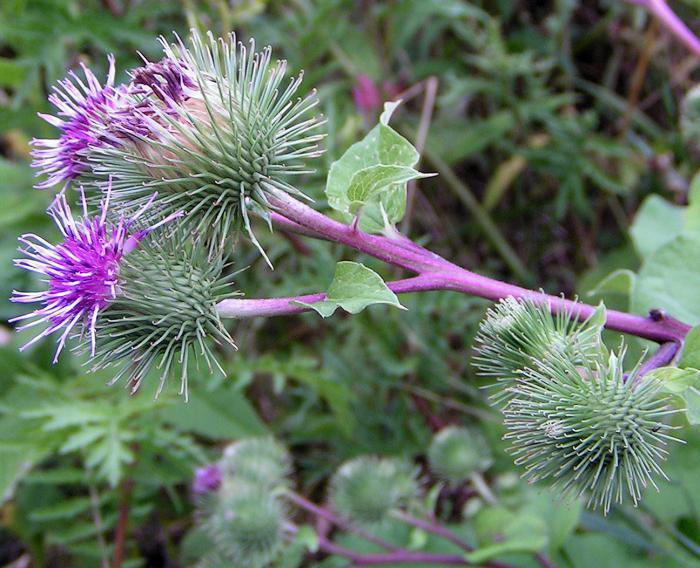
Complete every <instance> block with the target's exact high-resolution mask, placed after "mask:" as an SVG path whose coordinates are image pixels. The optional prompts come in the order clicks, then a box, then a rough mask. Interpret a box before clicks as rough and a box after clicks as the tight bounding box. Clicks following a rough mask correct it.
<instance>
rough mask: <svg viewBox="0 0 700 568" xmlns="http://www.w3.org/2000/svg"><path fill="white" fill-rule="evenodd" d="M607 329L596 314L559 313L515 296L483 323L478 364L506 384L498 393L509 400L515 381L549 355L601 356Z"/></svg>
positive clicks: (496, 395) (499, 399) (494, 309)
mask: <svg viewBox="0 0 700 568" xmlns="http://www.w3.org/2000/svg"><path fill="white" fill-rule="evenodd" d="M601 309H602V308H601ZM601 329H602V326H601V325H599V323H598V322H597V321H596V318H593V317H591V318H589V320H587V321H586V322H583V323H579V322H578V321H577V320H576V319H574V318H573V317H572V315H571V314H570V313H568V312H561V313H558V314H557V315H554V316H553V315H552V314H551V311H550V306H549V304H548V303H535V302H533V301H532V300H523V299H516V298H513V297H512V296H509V297H507V298H504V299H503V300H501V301H500V302H499V303H498V304H496V305H495V306H494V307H492V308H491V309H489V310H488V312H487V313H486V317H485V318H484V320H483V321H482V322H481V325H480V327H479V332H478V333H477V336H476V340H475V342H476V345H477V347H476V351H477V356H476V357H475V365H476V367H477V369H478V370H479V372H480V374H482V375H484V376H487V377H493V378H495V379H496V380H497V381H499V382H500V383H501V386H504V387H505V388H503V389H501V390H499V391H497V392H496V393H494V395H493V399H494V400H495V401H496V402H503V401H504V400H506V399H507V398H508V396H509V389H508V387H509V386H510V385H511V384H512V383H513V381H514V380H515V379H517V377H519V376H520V375H521V373H522V372H523V371H524V370H525V369H527V368H529V367H531V366H533V365H534V364H535V362H536V361H538V360H541V359H543V358H544V357H546V356H548V355H549V354H553V353H554V354H561V355H562V356H567V357H569V358H570V359H572V360H574V361H578V362H581V363H583V362H585V361H586V360H587V359H589V358H595V357H597V356H598V355H599V353H600V351H601V342H600V331H601ZM494 386H495V385H494Z"/></svg>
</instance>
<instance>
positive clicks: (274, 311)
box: [218, 192, 690, 344]
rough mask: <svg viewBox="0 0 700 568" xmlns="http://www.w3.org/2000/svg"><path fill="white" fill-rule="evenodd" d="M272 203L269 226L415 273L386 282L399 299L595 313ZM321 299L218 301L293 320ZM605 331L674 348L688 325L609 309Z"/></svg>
mask: <svg viewBox="0 0 700 568" xmlns="http://www.w3.org/2000/svg"><path fill="white" fill-rule="evenodd" d="M270 202H271V204H272V205H273V207H275V208H276V209H277V213H276V214H275V215H274V216H273V221H274V222H275V223H278V224H280V225H282V227H283V228H286V229H290V230H295V229H296V228H299V230H298V232H300V233H302V234H306V235H307V236H311V237H316V238H322V239H326V240H330V241H334V242H337V243H341V244H344V245H346V246H348V247H350V248H353V249H355V250H357V251H359V252H362V253H365V254H368V255H370V256H373V257H375V258H377V259H379V260H382V261H384V262H386V263H388V264H391V265H394V266H398V267H401V268H404V269H407V270H410V271H412V272H414V273H416V274H418V276H415V277H413V278H407V279H403V280H396V281H394V282H390V283H388V286H389V288H390V289H391V290H393V291H394V292H395V293H397V294H403V293H408V292H425V291H429V290H453V291H456V292H462V293H465V294H470V295H473V296H479V297H481V298H486V299H488V300H493V301H497V300H500V299H502V298H506V297H508V296H513V297H515V298H528V299H531V300H533V301H535V302H540V303H546V304H548V305H549V306H550V309H551V310H552V312H553V313H564V312H568V313H570V314H571V315H572V316H573V317H576V318H577V319H580V320H585V319H587V318H588V317H590V316H591V315H592V314H593V312H594V311H595V309H596V308H595V306H591V305H588V304H584V303H581V302H578V301H573V300H567V299H565V298H563V297H560V296H552V295H549V294H545V293H543V292H536V291H534V290H528V289H527V288H522V287H520V286H516V285H514V284H509V283H507V282H502V281H500V280H496V279H494V278H489V277H487V276H483V275H481V274H477V273H476V272H472V271H470V270H467V269H465V268H462V267H460V266H457V265H455V264H453V263H451V262H449V261H447V260H445V259H444V258H442V257H440V256H439V255H437V254H435V253H433V252H431V251H429V250H427V249H425V248H423V247H421V246H420V245H417V244H415V243H413V242H412V241H410V240H408V239H407V238H406V237H404V236H403V235H400V234H398V233H396V234H395V235H392V237H391V238H389V237H386V236H380V235H370V234H367V233H364V232H362V231H359V230H353V229H352V227H350V226H348V225H344V224H343V223H340V222H338V221H335V220H333V219H331V218H330V217H327V216H326V215H323V214H322V213H319V212H318V211H316V210H314V209H312V208H311V207H309V206H308V205H306V204H304V203H301V202H300V201H298V200H297V199H295V198H293V197H291V196H289V195H287V194H284V193H283V192H276V193H275V194H274V195H273V197H272V198H271V199H270ZM281 211H283V212H284V215H282V214H281V213H280V212H281ZM324 298H325V295H324V294H322V293H319V294H310V295H304V296H292V297H286V298H267V299H259V300H240V299H230V300H224V301H222V302H221V303H220V304H219V306H218V308H219V312H220V314H221V315H222V316H223V317H232V318H248V317H255V316H275V315H291V314H298V313H302V312H304V311H307V310H308V308H305V307H303V306H299V305H297V304H295V303H294V302H305V303H313V302H317V301H320V300H323V299H324ZM605 326H606V327H607V328H608V329H612V330H615V331H620V332H622V333H628V334H631V335H635V336H637V337H641V338H644V339H650V340H652V341H656V342H658V343H667V342H673V343H676V344H680V343H682V341H683V339H684V338H685V336H686V334H687V333H688V331H689V330H690V326H688V325H686V324H684V323H682V322H680V321H678V320H675V319H673V318H672V317H670V316H668V315H667V314H665V313H664V312H662V311H660V310H653V311H652V312H651V313H650V314H649V315H648V316H639V315H633V314H628V313H626V312H620V311H617V310H608V312H607V321H606V323H605Z"/></svg>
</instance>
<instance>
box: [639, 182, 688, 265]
mask: <svg viewBox="0 0 700 568" xmlns="http://www.w3.org/2000/svg"><path fill="white" fill-rule="evenodd" d="M684 222H685V207H680V206H678V205H674V204H672V203H669V202H668V201H666V200H665V199H663V198H662V197H659V196H658V195H656V194H652V195H650V196H649V197H647V198H646V199H645V200H644V203H642V206H641V207H640V208H639V211H638V212H637V216H636V217H635V219H634V223H633V224H632V227H631V228H630V236H631V237H632V241H633V242H634V246H635V248H636V249H637V252H638V253H639V254H640V256H641V257H642V258H647V257H648V256H650V255H651V254H652V253H653V252H654V251H656V250H657V249H659V248H660V247H662V246H663V245H664V244H666V243H667V242H669V241H671V240H673V239H674V238H675V237H677V236H678V235H680V234H681V232H682V231H683V225H684Z"/></svg>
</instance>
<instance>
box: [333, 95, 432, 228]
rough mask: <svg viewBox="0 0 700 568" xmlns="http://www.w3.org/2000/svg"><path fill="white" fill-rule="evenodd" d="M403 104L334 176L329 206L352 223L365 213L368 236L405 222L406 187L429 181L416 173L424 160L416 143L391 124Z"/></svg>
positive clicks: (342, 160)
mask: <svg viewBox="0 0 700 568" xmlns="http://www.w3.org/2000/svg"><path fill="white" fill-rule="evenodd" d="M397 105H398V103H396V102H394V103H387V104H386V105H385V110H384V112H383V113H382V116H381V119H380V123H379V124H378V125H377V126H375V127H374V128H373V129H372V130H371V131H370V132H369V133H368V134H367V136H365V137H364V139H363V140H361V141H360V142H357V143H355V144H353V145H352V146H350V148H348V150H347V151H346V152H345V154H343V155H342V156H341V158H340V159H339V160H337V161H335V162H334V163H333V164H332V165H331V168H330V171H329V172H328V180H327V183H326V196H327V198H328V204H329V205H330V206H331V207H332V208H333V209H335V210H336V211H339V212H340V213H342V214H344V215H345V218H346V221H349V220H350V219H351V215H354V214H357V212H358V211H359V210H360V209H362V218H361V219H360V229H361V230H363V231H369V232H374V233H377V232H381V231H382V230H383V229H384V228H385V226H386V224H387V223H389V224H395V223H397V222H399V221H400V220H401V219H402V218H403V215H404V213H405V210H406V183H407V182H408V181H409V180H411V179H416V178H419V177H426V176H427V174H422V173H420V172H418V171H416V170H415V169H414V166H415V165H416V164H417V163H418V160H419V157H420V156H419V154H418V152H417V151H416V149H415V148H414V147H413V144H411V143H410V142H409V141H408V140H406V139H405V138H404V137H403V136H401V135H400V134H399V133H397V132H396V131H395V130H394V129H392V128H391V127H390V126H389V125H388V121H389V118H390V117H391V114H392V113H393V111H394V110H395V108H396V106H397Z"/></svg>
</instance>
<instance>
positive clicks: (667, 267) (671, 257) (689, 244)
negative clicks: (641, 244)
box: [632, 234, 700, 325]
mask: <svg viewBox="0 0 700 568" xmlns="http://www.w3.org/2000/svg"><path fill="white" fill-rule="evenodd" d="M698 290H700V235H698V234H685V235H680V236H678V237H676V238H674V239H673V240H671V241H669V242H668V243H666V244H665V245H663V246H662V247H661V248H659V249H657V250H656V252H654V253H653V254H652V255H651V256H650V257H648V258H647V259H646V260H645V262H644V264H643V265H642V268H641V270H640V271H639V275H638V277H637V280H636V283H635V286H634V290H633V292H632V309H633V311H635V312H637V313H642V314H646V313H648V311H649V310H650V309H651V308H662V309H664V310H666V311H667V312H668V313H669V314H670V315H672V316H673V317H675V318H677V319H680V320H681V321H684V322H685V323H688V324H690V325H697V324H700V302H698V301H697V298H698Z"/></svg>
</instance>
